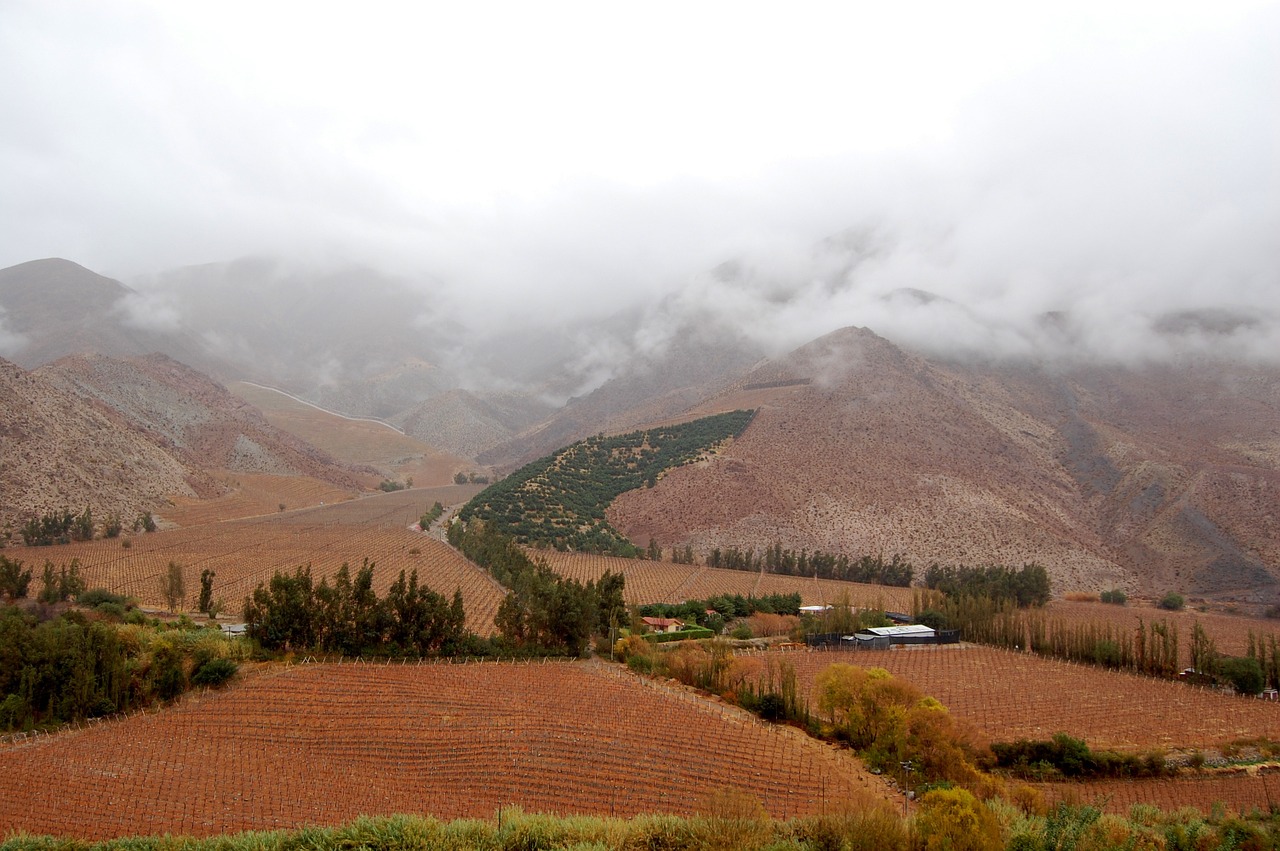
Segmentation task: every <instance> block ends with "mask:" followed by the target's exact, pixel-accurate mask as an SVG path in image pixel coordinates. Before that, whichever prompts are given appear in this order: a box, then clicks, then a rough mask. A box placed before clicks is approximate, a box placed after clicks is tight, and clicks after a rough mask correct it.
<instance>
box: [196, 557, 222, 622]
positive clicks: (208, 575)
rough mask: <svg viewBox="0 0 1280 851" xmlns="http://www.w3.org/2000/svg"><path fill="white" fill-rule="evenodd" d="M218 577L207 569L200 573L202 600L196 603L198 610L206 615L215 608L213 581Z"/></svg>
mask: <svg viewBox="0 0 1280 851" xmlns="http://www.w3.org/2000/svg"><path fill="white" fill-rule="evenodd" d="M217 575H218V574H216V573H215V572H214V571H212V570H210V569H209V568H207V567H206V568H205V569H204V570H202V571H200V599H199V600H198V601H197V603H196V610H197V611H200V612H204V613H205V614H206V615H207V614H209V613H210V610H211V609H212V608H213V579H214V577H215V576H217Z"/></svg>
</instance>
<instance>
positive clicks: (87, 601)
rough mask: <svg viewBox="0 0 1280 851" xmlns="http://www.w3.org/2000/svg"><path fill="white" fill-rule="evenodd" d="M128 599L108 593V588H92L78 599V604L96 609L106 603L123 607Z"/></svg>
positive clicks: (121, 595)
mask: <svg viewBox="0 0 1280 851" xmlns="http://www.w3.org/2000/svg"><path fill="white" fill-rule="evenodd" d="M127 601H128V598H127V597H125V596H124V595H123V594H116V593H114V592H112V591H108V590H107V589H106V588H90V589H89V590H88V591H85V592H83V593H81V594H80V595H79V596H77V597H76V602H77V603H79V604H80V605H82V606H88V607H89V608H91V609H92V608H96V607H98V606H101V605H102V604H104V603H114V604H117V605H121V606H123V605H124V604H125V603H126V602H127Z"/></svg>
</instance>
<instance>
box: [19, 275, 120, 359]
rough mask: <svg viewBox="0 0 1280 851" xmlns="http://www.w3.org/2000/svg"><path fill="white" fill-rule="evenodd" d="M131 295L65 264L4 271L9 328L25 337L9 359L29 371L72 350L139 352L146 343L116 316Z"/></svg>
mask: <svg viewBox="0 0 1280 851" xmlns="http://www.w3.org/2000/svg"><path fill="white" fill-rule="evenodd" d="M130 292H131V290H130V289H129V288H128V287H126V286H124V285H123V284H121V283H120V282H119V281H115V280H112V279H111V278H104V277H103V276H102V275H98V274H95V273H93V272H90V271H89V270H88V269H86V268H84V267H83V266H78V265H76V264H75V263H71V262H69V261H67V260H57V259H50V260H33V261H31V262H30V263H23V264H21V265H18V266H12V267H10V268H8V269H0V309H3V314H2V316H3V319H4V322H5V326H6V327H7V328H8V330H9V331H10V332H11V333H15V334H17V335H20V336H21V337H22V339H23V345H21V346H19V347H16V348H14V349H13V350H12V351H10V352H9V353H8V355H9V357H10V358H11V359H12V360H13V361H14V362H15V363H18V364H20V365H23V366H26V367H28V368H30V367H35V366H39V365H40V364H42V363H48V362H49V361H51V360H55V359H56V358H59V357H62V356H63V355H67V354H71V353H73V352H102V353H104V354H114V355H127V354H141V352H142V350H143V349H142V347H143V345H144V344H143V343H142V342H141V341H139V340H138V339H137V338H136V335H135V334H134V333H133V332H132V331H131V330H130V329H129V328H127V327H125V326H124V324H123V323H122V322H120V319H119V317H118V316H116V315H114V312H113V311H114V310H115V306H116V304H117V303H119V301H120V300H121V299H123V298H124V297H125V296H126V295H128V294H129V293H130Z"/></svg>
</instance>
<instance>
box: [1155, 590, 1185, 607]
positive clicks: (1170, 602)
mask: <svg viewBox="0 0 1280 851" xmlns="http://www.w3.org/2000/svg"><path fill="white" fill-rule="evenodd" d="M1157 605H1159V606H1160V608H1162V609H1167V610H1169V611H1171V612H1177V611H1180V610H1181V609H1182V607H1183V606H1184V605H1186V600H1184V599H1183V598H1182V595H1181V594H1179V593H1178V592H1177V591H1170V592H1169V593H1168V594H1165V595H1164V597H1163V598H1161V600H1160V602H1159V603H1158V604H1157Z"/></svg>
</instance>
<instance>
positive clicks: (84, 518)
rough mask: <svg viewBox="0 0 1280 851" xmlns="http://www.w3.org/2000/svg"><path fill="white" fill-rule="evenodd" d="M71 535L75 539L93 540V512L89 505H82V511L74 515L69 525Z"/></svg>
mask: <svg viewBox="0 0 1280 851" xmlns="http://www.w3.org/2000/svg"><path fill="white" fill-rule="evenodd" d="M71 537H73V538H74V539H76V540H77V541H92V540H93V512H92V511H91V510H90V509H89V506H87V505H86V506H85V507H84V513H83V514H81V515H80V516H78V517H76V519H75V523H73V524H72V526H71Z"/></svg>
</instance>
